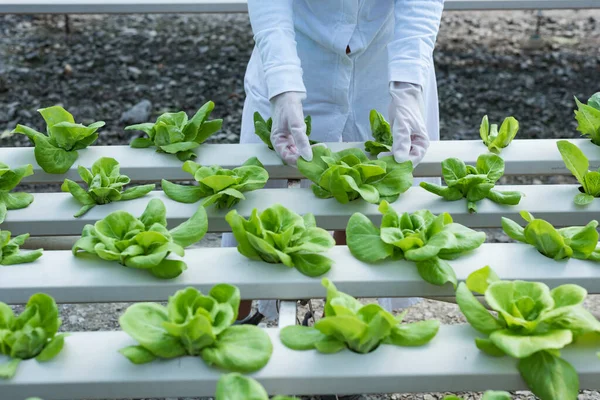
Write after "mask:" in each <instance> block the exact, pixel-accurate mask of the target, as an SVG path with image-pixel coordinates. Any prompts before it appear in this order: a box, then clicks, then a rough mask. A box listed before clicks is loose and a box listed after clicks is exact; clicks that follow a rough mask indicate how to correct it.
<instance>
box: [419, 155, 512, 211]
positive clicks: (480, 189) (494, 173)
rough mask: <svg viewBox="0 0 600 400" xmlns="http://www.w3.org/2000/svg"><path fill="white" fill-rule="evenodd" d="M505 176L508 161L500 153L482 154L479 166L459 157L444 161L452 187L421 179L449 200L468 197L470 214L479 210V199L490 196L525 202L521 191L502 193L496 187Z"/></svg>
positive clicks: (505, 201) (507, 201)
mask: <svg viewBox="0 0 600 400" xmlns="http://www.w3.org/2000/svg"><path fill="white" fill-rule="evenodd" d="M502 175H504V160H502V158H500V157H499V156H497V155H496V154H492V153H487V154H482V155H480V156H479V157H478V158H477V164H476V165H475V166H472V165H465V163H464V162H462V161H461V160H459V159H458V158H447V159H445V160H444V161H442V176H443V177H444V181H445V182H446V185H448V186H445V187H443V186H439V185H435V184H433V183H429V182H421V183H420V186H421V187H422V188H423V189H425V190H427V191H428V192H431V193H433V194H436V195H438V196H441V197H442V198H443V199H444V200H447V201H456V200H460V199H462V198H466V199H467V208H468V210H469V212H470V213H475V212H477V204H476V203H477V202H478V201H480V200H483V199H489V200H491V201H493V202H494V203H498V204H505V205H512V206H514V205H516V204H519V201H521V196H522V195H523V194H522V193H521V192H501V191H498V190H495V189H494V186H495V185H496V182H497V181H498V180H499V179H500V178H501V177H502Z"/></svg>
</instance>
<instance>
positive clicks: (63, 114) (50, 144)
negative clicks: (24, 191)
mask: <svg viewBox="0 0 600 400" xmlns="http://www.w3.org/2000/svg"><path fill="white" fill-rule="evenodd" d="M38 112H39V113H40V114H41V115H42V118H44V121H46V133H47V135H44V134H43V133H41V132H38V131H36V130H34V129H32V128H29V127H27V126H24V125H17V127H16V128H15V130H14V131H13V133H20V134H23V135H26V136H27V137H28V138H29V140H30V141H31V142H32V143H33V145H34V146H35V150H34V154H35V160H36V161H37V163H38V164H39V166H40V167H42V169H43V170H44V171H45V172H47V173H49V174H64V173H65V172H67V171H68V170H69V168H71V166H72V165H73V164H74V163H75V160H77V157H78V156H79V154H78V153H77V150H81V149H85V148H86V147H88V146H90V145H91V144H93V143H94V142H95V141H96V139H98V133H97V131H98V129H100V128H101V127H103V126H104V122H103V121H98V122H94V123H93V124H91V125H88V126H85V125H82V124H76V123H75V119H74V118H73V116H72V115H71V114H70V113H69V112H68V111H67V110H65V109H64V108H62V107H60V106H53V107H48V108H42V109H40V110H38Z"/></svg>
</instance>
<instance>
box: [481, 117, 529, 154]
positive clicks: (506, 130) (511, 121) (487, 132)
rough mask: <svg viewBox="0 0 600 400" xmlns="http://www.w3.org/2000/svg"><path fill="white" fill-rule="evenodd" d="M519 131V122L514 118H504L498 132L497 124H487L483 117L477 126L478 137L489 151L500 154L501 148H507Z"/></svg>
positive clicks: (485, 118)
mask: <svg viewBox="0 0 600 400" xmlns="http://www.w3.org/2000/svg"><path fill="white" fill-rule="evenodd" d="M518 131H519V121H517V120H516V118H514V117H507V118H504V121H502V125H500V130H498V125H497V124H491V125H490V123H489V120H488V116H487V115H484V116H483V119H482V120H481V125H480V126H479V136H480V137H481V140H483V144H485V145H486V146H487V148H488V150H489V151H491V152H492V153H495V154H500V151H502V149H503V148H505V147H508V145H509V144H510V142H512V141H513V139H514V138H515V136H517V132H518Z"/></svg>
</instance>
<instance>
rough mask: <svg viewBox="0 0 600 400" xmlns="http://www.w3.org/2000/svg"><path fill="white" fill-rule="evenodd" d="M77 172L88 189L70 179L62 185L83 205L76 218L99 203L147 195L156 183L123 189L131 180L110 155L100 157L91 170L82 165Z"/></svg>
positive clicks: (64, 190)
mask: <svg viewBox="0 0 600 400" xmlns="http://www.w3.org/2000/svg"><path fill="white" fill-rule="evenodd" d="M77 172H79V176H80V177H81V179H83V181H84V182H85V183H86V184H87V190H86V189H84V188H82V187H81V186H79V185H78V184H77V183H76V182H74V181H72V180H70V179H65V181H64V182H63V184H62V186H61V189H62V191H63V192H69V193H71V194H72V195H73V197H74V198H75V200H77V201H78V202H79V203H81V204H82V205H83V206H82V207H81V209H80V210H79V211H77V213H76V214H75V215H74V217H76V218H77V217H81V216H82V215H83V214H85V213H86V212H88V211H89V210H91V209H92V208H94V207H95V206H96V205H97V204H108V203H112V202H114V201H124V200H133V199H137V198H139V197H142V196H145V195H146V194H148V193H150V191H152V189H154V186H155V185H154V184H150V185H140V186H135V187H132V188H129V189H127V190H123V186H125V185H127V184H128V183H129V182H130V181H131V180H130V179H129V177H128V176H127V175H121V171H120V166H119V163H118V162H117V160H115V159H114V158H110V157H102V158H99V159H98V160H97V161H96V162H95V163H94V165H92V169H91V170H89V169H87V168H85V167H82V166H81V165H80V166H78V167H77Z"/></svg>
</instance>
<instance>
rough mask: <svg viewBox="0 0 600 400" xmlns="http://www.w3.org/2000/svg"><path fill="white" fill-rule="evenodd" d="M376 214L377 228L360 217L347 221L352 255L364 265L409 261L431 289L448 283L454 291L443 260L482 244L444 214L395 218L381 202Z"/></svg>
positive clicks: (450, 273)
mask: <svg viewBox="0 0 600 400" xmlns="http://www.w3.org/2000/svg"><path fill="white" fill-rule="evenodd" d="M379 211H380V212H381V213H382V214H383V216H382V221H381V226H380V227H379V228H378V227H376V226H375V225H374V224H373V223H372V222H371V221H370V220H369V218H367V217H366V216H365V215H363V214H360V213H355V214H353V215H352V216H351V217H350V220H349V221H348V226H347V227H346V240H347V242H348V249H349V250H350V252H351V253H352V255H353V256H354V257H356V258H357V259H359V260H361V261H364V262H368V263H374V262H377V261H380V260H385V259H388V258H393V259H406V260H408V261H413V262H415V264H416V267H417V270H418V272H419V275H421V277H422V278H423V279H424V280H425V281H427V282H429V283H431V284H434V285H438V286H441V285H444V284H445V283H446V282H450V283H452V285H454V287H456V284H457V281H456V274H455V273H454V270H453V269H452V267H451V266H450V264H449V263H448V262H447V261H446V260H453V259H455V258H458V257H460V256H461V255H463V254H466V253H468V252H470V251H472V250H474V249H476V248H478V247H479V246H481V244H483V242H484V241H485V237H486V235H485V233H483V232H476V231H474V230H471V229H469V228H467V227H466V226H463V225H460V224H457V223H455V222H453V221H452V217H451V216H450V214H448V213H444V214H440V215H437V216H436V215H433V214H432V213H431V212H430V211H428V210H419V211H416V212H414V213H412V214H409V213H404V214H402V215H399V214H397V213H396V211H395V210H394V209H393V208H392V207H390V206H389V204H388V203H387V202H385V201H384V202H382V203H381V204H380V205H379Z"/></svg>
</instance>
